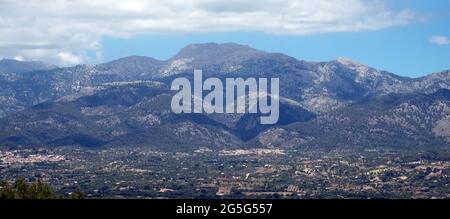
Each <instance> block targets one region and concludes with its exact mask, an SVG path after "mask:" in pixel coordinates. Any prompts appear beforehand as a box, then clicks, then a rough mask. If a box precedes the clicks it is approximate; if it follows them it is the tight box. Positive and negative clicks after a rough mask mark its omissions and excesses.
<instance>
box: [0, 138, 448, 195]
mask: <svg viewBox="0 0 450 219" xmlns="http://www.w3.org/2000/svg"><path fill="white" fill-rule="evenodd" d="M449 173H450V153H449V152H447V151H424V152H421V153H407V152H395V151H389V150H381V149H371V150H360V151H338V150H333V151H318V150H314V151H308V150H303V151H300V150H298V151H297V150H281V149H276V148H273V149H270V148H269V149H249V150H246V149H239V150H221V151H214V150H211V149H209V148H206V147H205V148H200V149H198V150H196V151H194V152H191V153H175V152H170V153H169V152H161V151H153V150H150V149H145V148H114V149H92V150H91V149H86V148H40V149H30V148H27V149H25V148H23V149H21V148H17V149H15V150H1V151H0V174H1V176H2V179H3V180H6V181H10V182H13V181H14V180H15V179H17V178H19V177H24V178H25V179H26V180H27V181H36V180H41V181H43V182H45V183H48V184H49V185H51V186H52V187H53V188H54V189H55V191H56V193H57V194H59V195H61V196H68V195H70V194H69V193H70V192H72V191H78V190H80V191H82V192H83V193H84V194H85V195H86V198H143V199H144V198H286V199H310V198H313V199H314V198H362V199H366V198H415V199H419V198H436V199H442V198H444V199H446V198H450V189H449V182H450V180H449Z"/></svg>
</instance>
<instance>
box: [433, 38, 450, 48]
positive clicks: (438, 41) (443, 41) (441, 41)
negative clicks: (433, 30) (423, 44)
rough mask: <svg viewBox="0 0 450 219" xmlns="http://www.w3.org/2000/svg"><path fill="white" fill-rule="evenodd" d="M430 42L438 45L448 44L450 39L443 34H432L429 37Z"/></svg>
mask: <svg viewBox="0 0 450 219" xmlns="http://www.w3.org/2000/svg"><path fill="white" fill-rule="evenodd" d="M430 43H432V44H435V45H438V46H445V45H450V39H448V38H447V37H445V36H432V37H430Z"/></svg>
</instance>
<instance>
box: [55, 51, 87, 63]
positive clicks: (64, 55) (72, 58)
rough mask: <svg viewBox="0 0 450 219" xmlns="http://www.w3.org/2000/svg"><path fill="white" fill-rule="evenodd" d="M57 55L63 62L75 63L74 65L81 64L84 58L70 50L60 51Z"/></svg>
mask: <svg viewBox="0 0 450 219" xmlns="http://www.w3.org/2000/svg"><path fill="white" fill-rule="evenodd" d="M57 56H58V58H59V59H60V62H61V63H67V64H73V65H76V64H80V63H81V61H82V60H83V58H82V57H80V56H76V55H73V54H71V53H69V52H60V53H58V54H57Z"/></svg>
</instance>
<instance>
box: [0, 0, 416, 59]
mask: <svg viewBox="0 0 450 219" xmlns="http://www.w3.org/2000/svg"><path fill="white" fill-rule="evenodd" d="M415 19H417V15H416V14H415V13H414V12H412V11H410V10H400V11H393V10H389V9H388V8H387V7H386V6H385V5H384V4H383V2H382V1H380V0H378V1H375V0H368V1H365V0H315V1H309V0H308V1H307V0H258V1H257V3H256V2H254V1H248V0H217V1H209V0H121V1H117V0H96V1H92V0H39V1H38V0H29V1H16V0H0V31H1V34H0V56H5V57H14V56H21V57H23V58H24V59H39V60H45V61H48V62H52V63H59V64H62V65H70V64H74V63H76V62H75V61H89V59H90V57H89V56H88V55H86V54H87V53H88V52H93V53H92V54H95V53H97V52H99V51H101V38H102V37H104V36H109V37H130V36H133V35H136V34H170V33H196V32H221V31H257V32H265V33H270V34H285V35H308V34H317V33H327V32H353V31H372V30H379V29H383V28H388V27H393V26H400V25H405V24H408V23H410V22H412V21H414V20H415ZM61 54H71V56H73V57H72V58H69V57H65V58H62V57H61ZM74 57H77V58H74ZM93 58H94V59H95V57H93ZM91 59H92V58H91Z"/></svg>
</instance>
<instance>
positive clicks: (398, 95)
mask: <svg viewBox="0 0 450 219" xmlns="http://www.w3.org/2000/svg"><path fill="white" fill-rule="evenodd" d="M194 69H202V70H203V74H204V77H210V76H214V77H218V78H221V79H224V78H226V77H242V78H248V77H256V78H258V77H267V78H273V77H277V78H280V100H281V103H280V120H279V122H278V123H277V124H276V125H260V123H259V121H258V118H259V116H258V115H255V114H179V115H177V114H174V113H172V112H171V108H170V101H171V96H172V95H173V92H172V91H170V89H169V88H170V83H171V81H172V80H173V79H174V78H176V77H181V76H182V77H186V78H188V79H190V80H192V77H193V70H194ZM0 84H2V86H1V87H0V100H1V101H0V117H1V118H0V144H2V145H10V146H17V145H21V146H55V147H56V146H69V145H77V146H85V147H117V146H148V147H151V148H155V149H160V150H177V151H178V150H193V149H198V148H201V147H207V148H242V147H282V148H301V147H324V148H336V147H361V148H365V147H370V148H372V147H382V148H399V149H411V148H426V147H446V148H448V147H449V146H450V144H449V143H450V108H449V107H450V91H449V90H448V89H450V71H448V70H447V71H442V72H439V73H434V74H430V75H427V76H424V77H421V78H408V77H401V76H398V75H395V74H393V73H390V72H386V71H381V70H377V69H375V68H371V67H369V66H367V65H364V64H361V63H358V62H356V61H353V60H349V59H345V58H339V59H337V60H333V61H330V62H309V61H302V60H298V59H296V58H293V57H290V56H287V55H284V54H280V53H267V52H264V51H260V50H257V49H253V48H250V47H248V46H244V45H238V44H233V43H225V44H216V43H207V44H193V45H189V46H187V47H185V48H183V49H182V50H180V52H179V53H178V54H176V55H175V56H174V57H172V58H170V59H169V60H157V59H153V58H148V57H140V56H132V57H125V58H121V59H118V60H115V61H112V62H108V63H104V64H98V65H78V66H74V67H66V68H58V67H55V66H51V65H46V64H43V63H39V62H19V61H12V60H3V61H0Z"/></svg>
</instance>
